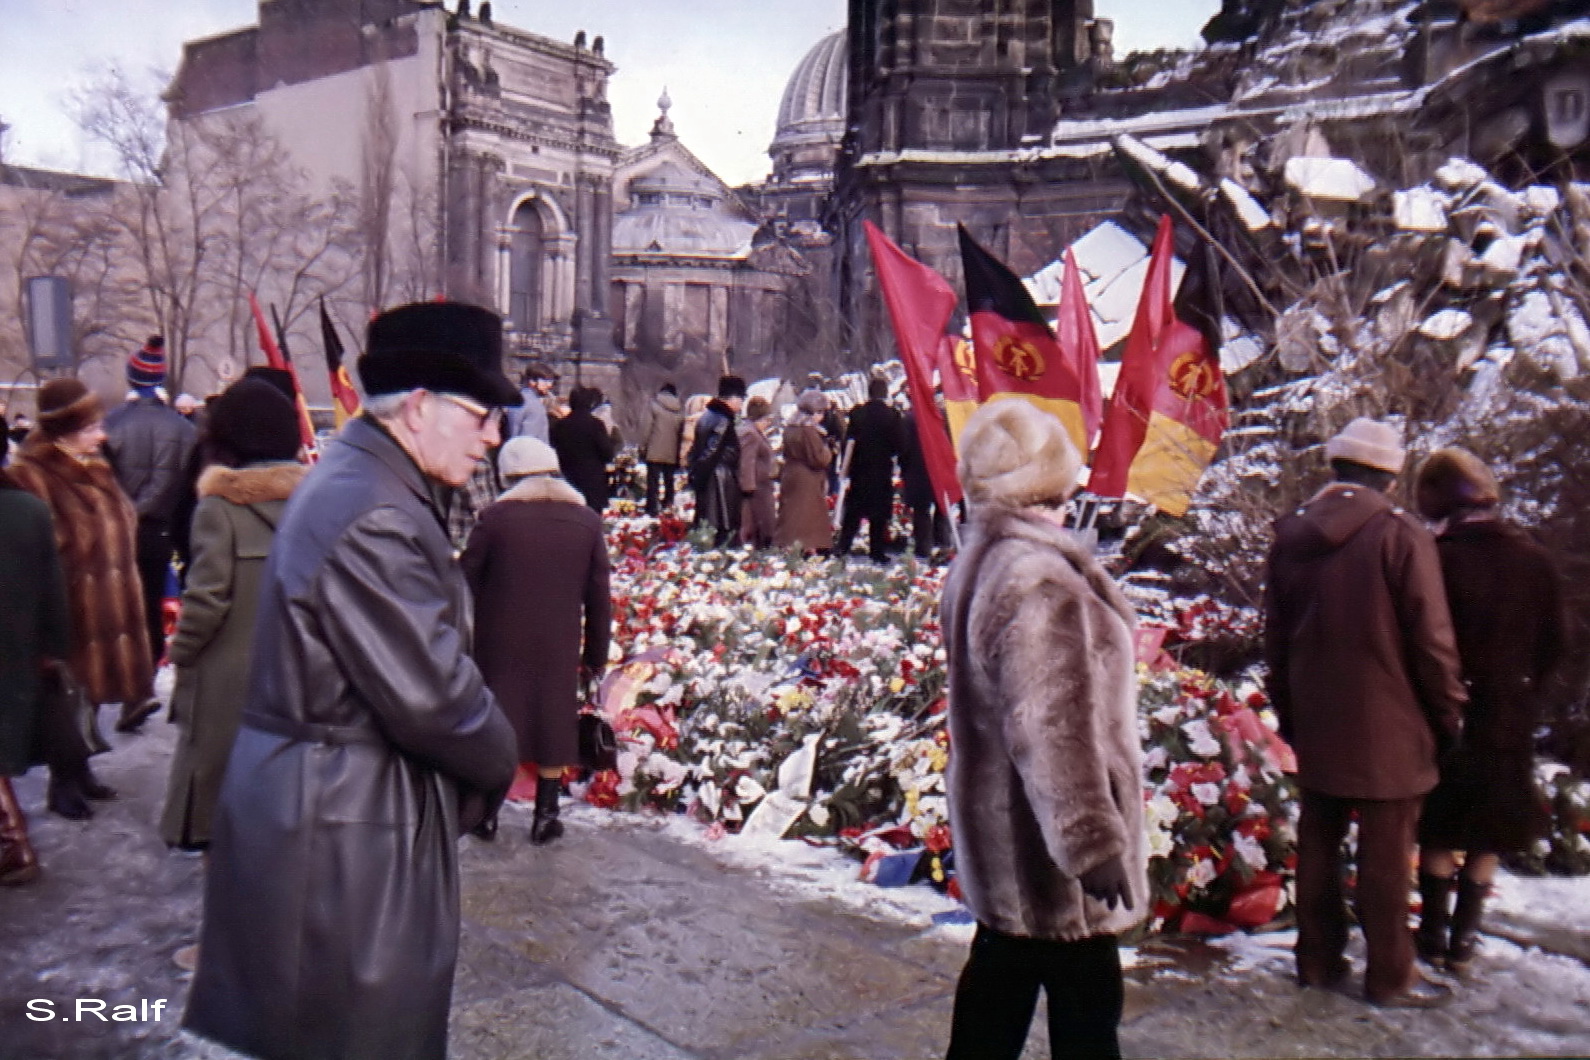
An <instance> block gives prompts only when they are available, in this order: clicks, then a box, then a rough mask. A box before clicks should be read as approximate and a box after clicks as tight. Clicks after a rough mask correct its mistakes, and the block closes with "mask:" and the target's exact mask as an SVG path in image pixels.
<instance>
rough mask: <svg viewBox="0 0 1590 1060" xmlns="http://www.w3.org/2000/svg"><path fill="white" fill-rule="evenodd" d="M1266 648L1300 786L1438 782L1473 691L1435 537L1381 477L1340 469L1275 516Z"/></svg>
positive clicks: (1331, 788) (1407, 794)
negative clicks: (1376, 485) (1467, 687)
mask: <svg viewBox="0 0 1590 1060" xmlns="http://www.w3.org/2000/svg"><path fill="white" fill-rule="evenodd" d="M1264 646H1265V659H1266V662H1267V663H1268V664H1269V680H1268V688H1269V693H1270V701H1271V703H1272V704H1273V705H1274V707H1275V711H1276V714H1277V715H1278V717H1279V718H1280V722H1281V734H1282V735H1283V736H1284V737H1285V738H1286V739H1287V740H1288V741H1290V742H1291V743H1292V746H1293V748H1294V749H1295V750H1296V752H1297V762H1298V776H1297V782H1298V784H1299V785H1300V786H1302V787H1304V788H1306V789H1308V790H1310V791H1314V792H1318V793H1319V794H1321V795H1331V796H1335V797H1336V798H1343V799H1408V798H1413V797H1415V796H1419V795H1424V794H1425V793H1427V792H1428V791H1429V790H1430V789H1431V788H1433V787H1435V781H1436V766H1435V762H1436V753H1437V749H1438V745H1439V746H1440V747H1445V746H1447V745H1449V744H1451V743H1453V742H1455V741H1456V740H1457V737H1458V734H1459V733H1460V732H1461V730H1462V726H1463V721H1462V710H1463V703H1464V701H1465V700H1466V698H1467V697H1466V695H1465V693H1464V691H1463V685H1462V682H1461V681H1460V680H1459V677H1458V659H1457V647H1456V643H1455V642H1454V640H1453V636H1452V619H1451V615H1450V613H1449V612H1448V610H1447V601H1446V590H1445V589H1444V588H1443V587H1442V584H1441V568H1440V560H1439V559H1438V558H1437V556H1436V550H1435V539H1434V538H1432V537H1431V536H1430V532H1429V531H1428V530H1426V529H1425V528H1424V527H1423V526H1421V525H1420V524H1419V522H1418V520H1417V519H1415V518H1414V517H1413V516H1412V515H1410V514H1409V513H1408V512H1406V511H1404V510H1402V509H1401V508H1398V507H1396V506H1395V505H1393V504H1392V502H1391V501H1390V500H1389V499H1388V498H1387V497H1386V496H1385V495H1384V494H1383V493H1380V492H1378V491H1377V490H1373V489H1369V488H1367V487H1364V486H1355V485H1349V484H1346V483H1332V484H1331V485H1330V486H1327V487H1326V488H1325V489H1323V490H1321V491H1320V492H1319V493H1318V494H1316V495H1315V496H1314V498H1313V499H1312V500H1310V501H1309V502H1308V503H1307V504H1305V505H1304V506H1303V507H1301V508H1299V509H1298V510H1297V511H1296V512H1294V513H1292V514H1291V515H1288V516H1286V517H1284V518H1282V519H1281V520H1279V521H1278V522H1277V523H1276V528H1275V544H1274V545H1273V546H1272V548H1271V550H1270V558H1269V584H1268V588H1267V591H1266V595H1265V631H1264Z"/></svg>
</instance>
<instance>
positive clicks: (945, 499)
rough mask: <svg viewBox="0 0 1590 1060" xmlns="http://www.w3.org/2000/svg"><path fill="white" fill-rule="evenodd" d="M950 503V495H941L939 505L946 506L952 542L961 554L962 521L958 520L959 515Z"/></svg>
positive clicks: (945, 515)
mask: <svg viewBox="0 0 1590 1060" xmlns="http://www.w3.org/2000/svg"><path fill="white" fill-rule="evenodd" d="M949 501H950V495H949V494H948V493H945V494H942V495H940V497H939V503H940V504H941V505H943V506H944V520H945V522H947V523H949V524H950V540H952V541H954V542H955V551H957V552H959V551H960V550H961V521H960V519H958V518H957V515H958V514H959V513H958V512H956V510H955V509H954V508H953V507H951V506H950V503H949Z"/></svg>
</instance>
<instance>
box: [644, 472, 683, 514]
mask: <svg viewBox="0 0 1590 1060" xmlns="http://www.w3.org/2000/svg"><path fill="white" fill-rule="evenodd" d="M678 470H679V465H678V464H659V463H655V462H654V461H651V460H648V461H646V514H647V515H656V514H657V487H658V484H659V483H661V484H662V486H663V487H664V489H665V493H664V494H663V502H662V506H663V507H664V508H668V509H672V508H673V506H674V474H675V472H677V471H678Z"/></svg>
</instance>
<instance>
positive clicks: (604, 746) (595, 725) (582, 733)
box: [579, 708, 618, 773]
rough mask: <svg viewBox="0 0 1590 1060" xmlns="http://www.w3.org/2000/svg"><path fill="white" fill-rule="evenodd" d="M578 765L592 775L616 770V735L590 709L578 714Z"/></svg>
mask: <svg viewBox="0 0 1590 1060" xmlns="http://www.w3.org/2000/svg"><path fill="white" fill-rule="evenodd" d="M579 726H580V728H579V744H580V765H582V766H584V767H585V768H586V769H589V770H590V771H591V772H593V773H600V772H601V771H602V770H604V769H616V768H618V735H617V734H616V733H614V732H613V726H612V725H611V724H610V723H609V722H608V720H607V719H606V718H605V717H603V716H602V715H601V714H599V713H597V712H596V710H594V709H592V708H586V709H585V710H582V711H580V714H579Z"/></svg>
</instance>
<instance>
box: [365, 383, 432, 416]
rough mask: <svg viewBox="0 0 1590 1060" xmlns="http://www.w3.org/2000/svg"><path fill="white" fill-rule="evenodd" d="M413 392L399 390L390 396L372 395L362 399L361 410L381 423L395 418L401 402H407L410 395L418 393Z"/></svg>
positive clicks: (415, 390) (401, 404)
mask: <svg viewBox="0 0 1590 1060" xmlns="http://www.w3.org/2000/svg"><path fill="white" fill-rule="evenodd" d="M418 391H419V388H416V389H414V390H399V391H397V392H396V393H392V394H374V395H371V396H369V397H366V398H365V399H364V403H363V408H364V411H365V412H366V413H368V414H369V415H370V416H372V417H373V418H375V419H377V420H380V421H382V422H383V423H384V422H386V421H388V420H391V419H393V418H395V417H396V416H397V414H398V410H399V409H401V408H402V407H403V402H405V401H407V400H408V396H409V395H410V394H414V393H418Z"/></svg>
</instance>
